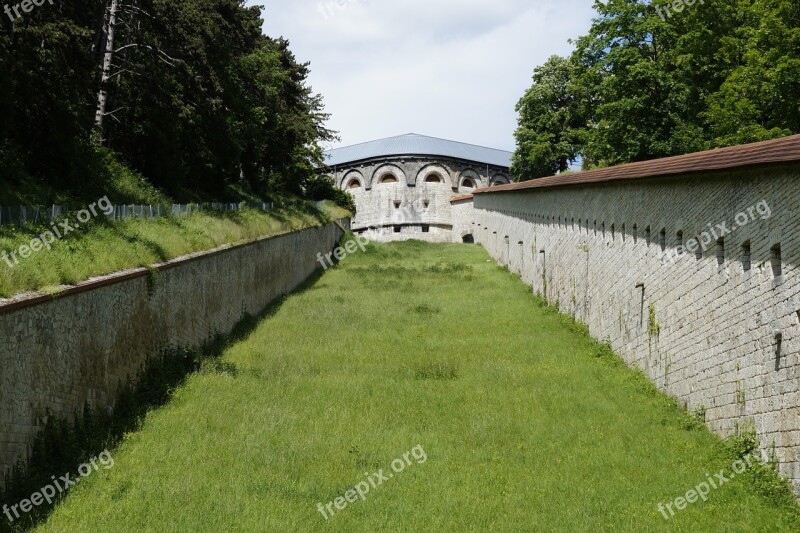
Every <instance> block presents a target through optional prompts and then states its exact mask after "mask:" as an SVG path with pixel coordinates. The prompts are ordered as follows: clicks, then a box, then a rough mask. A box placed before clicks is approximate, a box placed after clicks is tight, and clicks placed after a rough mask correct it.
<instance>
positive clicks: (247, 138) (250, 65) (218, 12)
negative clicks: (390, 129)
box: [0, 0, 335, 203]
mask: <svg viewBox="0 0 800 533" xmlns="http://www.w3.org/2000/svg"><path fill="white" fill-rule="evenodd" d="M113 1H114V2H116V0H113ZM111 3H112V0H104V1H102V2H97V1H89V0H76V1H70V2H58V3H57V4H55V5H51V4H49V3H47V2H46V3H45V4H44V5H42V6H41V7H37V8H36V9H34V10H33V11H32V12H31V13H30V14H25V15H24V16H23V17H22V18H20V19H19V20H17V21H15V22H14V23H12V22H10V20H9V19H8V18H7V17H0V20H1V21H0V77H2V79H3V84H1V85H0V114H2V116H3V121H2V122H0V189H4V190H11V191H22V192H21V193H20V194H19V196H20V201H21V200H22V197H23V196H26V195H27V196H28V197H33V198H35V200H36V201H37V202H39V203H49V202H51V201H56V200H57V198H61V197H67V198H83V199H88V198H91V197H95V198H96V197H97V196H98V195H100V196H102V195H104V194H108V195H109V197H111V199H112V200H113V201H126V198H130V196H129V195H128V194H127V193H130V192H131V191H130V190H127V191H126V188H125V187H123V190H120V191H117V190H116V189H115V183H114V180H113V179H112V178H113V177H112V176H109V173H111V174H116V175H117V176H119V175H120V173H131V172H132V175H138V176H139V177H144V178H145V179H146V180H147V181H148V185H149V188H150V189H151V192H153V193H155V194H156V195H157V196H163V195H164V193H166V195H168V196H171V197H173V198H176V199H177V200H179V201H186V200H192V201H203V200H234V199H239V198H238V197H235V196H231V194H232V193H234V192H235V191H236V190H237V187H238V188H241V189H246V190H248V191H252V192H253V193H254V194H256V195H258V196H259V197H261V198H264V197H266V196H271V195H284V194H297V195H299V194H301V193H302V191H303V188H304V183H305V181H306V180H307V179H308V178H309V176H311V175H313V173H314V171H315V170H316V168H317V166H318V165H319V164H320V163H321V161H322V151H321V149H320V148H319V144H318V143H319V142H321V141H329V140H332V139H334V138H335V135H334V134H333V132H331V131H330V130H328V129H327V128H325V126H324V123H325V121H326V119H327V115H326V114H325V113H324V112H323V105H322V100H321V98H320V97H319V96H318V95H316V94H314V93H313V92H312V90H311V88H310V87H309V86H308V84H307V78H308V74H309V68H308V65H307V64H302V63H299V62H298V61H297V60H296V59H295V57H294V55H293V54H292V52H291V50H290V49H289V43H288V42H287V41H286V40H284V39H273V38H270V37H267V36H265V35H262V33H261V28H262V26H263V24H264V21H263V19H262V16H261V8H259V7H245V5H244V2H243V1H242V0H184V1H181V2H174V1H172V0H120V1H119V4H118V5H119V9H118V11H117V24H116V26H115V28H116V31H115V34H114V40H113V42H112V43H111V48H112V49H113V50H114V53H113V55H112V71H111V72H110V77H109V79H108V81H107V82H104V83H102V85H101V79H100V73H101V71H102V68H101V67H102V60H103V58H104V56H105V53H104V52H105V50H106V43H107V39H106V37H107V33H106V32H105V31H104V23H105V21H106V15H107V13H108V12H109V11H108V10H107V8H108V7H109V6H110V5H111ZM101 90H103V91H105V92H106V93H107V94H108V100H107V104H106V108H105V109H106V114H105V115H104V117H103V123H102V126H100V127H98V126H97V125H96V124H95V113H96V109H97V108H98V98H99V96H98V93H99V92H100V91H101ZM100 146H102V147H104V149H99V148H98V147H100ZM109 154H111V156H109ZM112 161H113V163H112ZM109 165H110V168H109ZM120 166H125V167H128V168H129V169H130V170H125V171H121V169H120ZM156 191H164V193H159V192H156ZM116 193H119V194H118V195H116ZM12 200H13V199H12Z"/></svg>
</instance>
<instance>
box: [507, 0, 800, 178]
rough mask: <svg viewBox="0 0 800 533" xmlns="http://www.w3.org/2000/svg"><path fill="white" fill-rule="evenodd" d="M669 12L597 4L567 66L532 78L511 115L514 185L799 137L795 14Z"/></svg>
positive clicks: (798, 23)
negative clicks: (577, 165)
mask: <svg viewBox="0 0 800 533" xmlns="http://www.w3.org/2000/svg"><path fill="white" fill-rule="evenodd" d="M672 4H673V2H672V1H671V0H609V1H607V2H600V1H597V2H595V10H596V11H597V15H598V16H597V18H595V19H594V21H593V23H592V26H591V28H590V29H589V32H588V33H587V34H586V35H584V36H581V37H579V38H577V39H576V40H575V41H574V44H575V49H574V51H573V53H572V54H571V56H570V57H569V58H566V59H565V58H557V57H556V58H551V59H550V60H548V62H547V63H546V64H545V65H544V66H542V67H539V68H537V69H536V70H535V73H534V82H533V86H532V87H531V88H530V89H529V90H528V91H527V92H526V94H525V96H523V98H522V99H521V100H520V103H519V105H518V111H519V114H520V117H519V129H518V130H517V144H518V147H517V152H516V154H515V156H514V163H515V170H516V172H517V175H518V176H519V177H520V178H523V179H525V178H532V177H539V176H543V175H550V174H553V173H554V172H558V171H563V170H564V168H565V163H566V162H567V161H570V162H574V161H577V160H578V159H580V160H582V161H583V166H584V168H586V169H589V168H594V167H601V166H607V165H614V164H618V163H626V162H631V161H641V160H647V159H653V158H657V157H664V156H670V155H677V154H684V153H689V152H694V151H699V150H703V149H708V148H713V147H720V146H730V145H734V144H740V143H745V142H751V141H758V140H765V139H771V138H775V137H780V136H785V135H789V134H792V133H800V101H798V99H797V94H800V4H798V3H797V2H795V1H793V0H728V1H724V2H705V3H701V2H697V3H695V4H694V5H692V6H685V7H684V9H683V11H682V12H675V11H672V12H671V16H666V15H665V11H664V10H665V8H666V7H668V6H672ZM659 13H661V15H664V16H663V18H662V16H661V15H659Z"/></svg>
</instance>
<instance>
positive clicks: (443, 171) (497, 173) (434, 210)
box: [333, 156, 510, 242]
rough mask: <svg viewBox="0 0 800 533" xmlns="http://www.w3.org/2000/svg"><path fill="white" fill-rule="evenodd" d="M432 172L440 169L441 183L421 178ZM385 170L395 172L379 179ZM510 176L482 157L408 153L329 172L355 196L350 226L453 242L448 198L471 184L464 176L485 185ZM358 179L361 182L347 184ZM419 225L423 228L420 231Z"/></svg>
mask: <svg viewBox="0 0 800 533" xmlns="http://www.w3.org/2000/svg"><path fill="white" fill-rule="evenodd" d="M431 173H436V174H437V175H440V176H441V177H442V178H443V183H426V182H425V178H426V177H427V176H429V175H430V174H431ZM387 174H391V175H393V176H396V178H397V182H396V183H380V181H381V177H383V176H385V175H387ZM509 176H510V175H509V174H508V169H501V168H497V167H493V166H489V167H487V165H485V164H481V163H469V162H464V161H455V160H452V159H448V158H430V157H412V156H405V157H404V156H397V157H387V158H381V159H379V160H375V161H369V162H365V163H363V164H354V165H351V166H343V167H339V168H337V169H336V170H335V172H334V173H333V177H334V180H335V182H336V185H337V186H338V187H340V188H342V189H344V190H346V191H348V192H349V193H350V194H352V195H353V197H354V199H355V203H356V216H355V217H354V218H353V231H354V232H356V233H359V234H363V235H364V236H365V237H367V238H369V239H370V240H374V241H379V242H389V241H397V240H407V239H417V240H424V241H428V242H451V240H452V239H453V235H452V226H453V217H452V215H451V208H450V200H451V199H452V198H453V197H454V196H456V195H458V194H465V193H469V192H472V191H473V190H474V189H473V188H469V187H464V180H465V179H469V180H472V182H473V183H474V184H475V185H476V186H478V187H488V186H489V185H490V183H493V182H494V181H497V180H501V181H502V182H507V181H508V179H509ZM356 182H357V183H358V185H359V186H358V187H357V188H350V186H351V185H352V184H353V183H356ZM423 226H426V228H425V229H426V230H427V231H423ZM396 229H399V231H396Z"/></svg>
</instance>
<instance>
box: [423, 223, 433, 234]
mask: <svg viewBox="0 0 800 533" xmlns="http://www.w3.org/2000/svg"><path fill="white" fill-rule="evenodd" d="M430 232H431V227H430V226H428V225H427V224H423V225H422V233H430Z"/></svg>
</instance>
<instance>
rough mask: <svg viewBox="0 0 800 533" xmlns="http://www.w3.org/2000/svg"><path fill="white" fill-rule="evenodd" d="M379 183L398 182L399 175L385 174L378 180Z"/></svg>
mask: <svg viewBox="0 0 800 533" xmlns="http://www.w3.org/2000/svg"><path fill="white" fill-rule="evenodd" d="M378 183H381V184H384V183H397V177H396V176H395V175H394V174H384V175H383V176H381V179H379V180H378Z"/></svg>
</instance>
